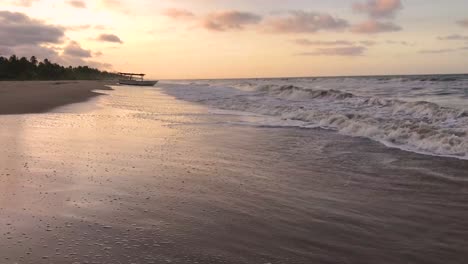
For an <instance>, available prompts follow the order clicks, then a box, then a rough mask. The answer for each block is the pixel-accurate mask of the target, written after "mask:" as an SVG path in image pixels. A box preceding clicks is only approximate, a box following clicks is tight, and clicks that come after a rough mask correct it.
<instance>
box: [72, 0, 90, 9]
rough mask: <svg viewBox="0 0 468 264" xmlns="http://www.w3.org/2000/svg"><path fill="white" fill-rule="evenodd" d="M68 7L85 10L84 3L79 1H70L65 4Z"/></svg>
mask: <svg viewBox="0 0 468 264" xmlns="http://www.w3.org/2000/svg"><path fill="white" fill-rule="evenodd" d="M67 3H68V4H69V5H71V6H73V7H75V8H86V3H85V2H83V1H79V0H70V1H68V2H67Z"/></svg>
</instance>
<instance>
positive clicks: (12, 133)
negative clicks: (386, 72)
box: [0, 88, 468, 264]
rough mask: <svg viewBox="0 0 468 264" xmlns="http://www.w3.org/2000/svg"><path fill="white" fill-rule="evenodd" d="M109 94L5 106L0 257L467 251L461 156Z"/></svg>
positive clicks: (297, 257) (144, 259)
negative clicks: (47, 108) (64, 102)
mask: <svg viewBox="0 0 468 264" xmlns="http://www.w3.org/2000/svg"><path fill="white" fill-rule="evenodd" d="M104 92H105V93H107V94H109V96H102V97H99V98H98V100H97V101H93V102H89V103H88V104H93V105H94V108H93V109H92V110H89V108H88V107H86V108H85V109H87V110H86V111H85V112H80V111H79V110H75V111H74V110H73V109H66V110H60V109H58V110H56V111H55V112H54V113H47V114H41V115H18V116H0V144H1V145H2V153H1V156H0V235H1V239H0V259H1V260H0V263H75V262H76V263H275V264H276V263H351V264H353V263H356V264H358V263H359V264H361V263H369V264H375V263H388V264H394V263H425V264H426V263H429V264H431V263H434V264H435V263H441V264H442V263H444V264H447V263H465V260H466V256H467V255H466V248H468V226H467V223H468V221H467V217H468V204H467V203H466V201H467V200H468V178H467V176H466V171H468V162H467V161H462V160H456V159H449V158H438V157H430V156H424V155H419V154H414V153H409V152H404V151H400V150H396V149H389V148H386V147H384V146H382V145H380V144H377V143H374V142H371V141H369V140H365V139H360V138H351V137H344V136H341V135H338V134H335V133H332V132H330V131H324V130H319V129H298V128H278V127H258V126H251V125H249V122H248V121H249V119H250V118H255V117H246V116H237V115H230V114H227V113H218V114H213V113H212V111H210V110H208V109H206V108H204V107H202V106H198V105H194V104H190V103H186V102H183V101H178V100H176V99H174V98H173V97H170V96H167V95H165V94H164V93H162V92H161V91H159V90H158V89H157V88H156V89H144V88H136V89H135V88H133V89H132V88H116V90H115V91H104ZM77 109H82V108H77Z"/></svg>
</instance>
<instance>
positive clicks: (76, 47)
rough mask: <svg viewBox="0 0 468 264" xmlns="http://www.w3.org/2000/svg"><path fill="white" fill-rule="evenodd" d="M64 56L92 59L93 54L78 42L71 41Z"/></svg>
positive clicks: (65, 49)
mask: <svg viewBox="0 0 468 264" xmlns="http://www.w3.org/2000/svg"><path fill="white" fill-rule="evenodd" d="M63 54H65V55H67V56H71V57H78V58H90V57H92V55H91V54H92V53H91V51H90V50H85V49H83V48H82V47H81V46H80V44H79V43H78V42H76V41H71V42H70V43H69V44H68V45H67V46H66V47H65V48H64V49H63Z"/></svg>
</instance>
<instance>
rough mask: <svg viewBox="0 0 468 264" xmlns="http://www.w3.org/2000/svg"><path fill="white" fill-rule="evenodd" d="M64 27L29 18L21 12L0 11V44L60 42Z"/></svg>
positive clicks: (16, 44)
mask: <svg viewBox="0 0 468 264" xmlns="http://www.w3.org/2000/svg"><path fill="white" fill-rule="evenodd" d="M64 32H65V29H64V28H62V27H58V26H53V25H48V24H46V23H44V22H42V21H40V20H35V19H31V18H29V17H28V16H26V15H24V14H22V13H14V12H9V11H0V45H1V46H18V45H30V44H42V43H60V42H61V40H62V37H63V36H64Z"/></svg>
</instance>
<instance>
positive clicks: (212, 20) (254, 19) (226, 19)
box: [201, 10, 262, 31]
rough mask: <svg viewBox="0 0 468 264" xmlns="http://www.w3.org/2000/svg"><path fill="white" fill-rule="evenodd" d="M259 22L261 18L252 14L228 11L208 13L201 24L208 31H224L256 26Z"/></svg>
mask: <svg viewBox="0 0 468 264" xmlns="http://www.w3.org/2000/svg"><path fill="white" fill-rule="evenodd" d="M261 20H262V17H261V16H258V15H256V14H253V13H249V12H241V11H235V10H230V11H221V12H215V13H210V14H208V15H206V16H205V17H204V18H203V19H202V21H201V24H202V26H203V27H204V28H206V29H209V30H214V31H226V30H230V29H243V28H244V27H245V26H247V25H252V24H258V23H259V22H260V21H261Z"/></svg>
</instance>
